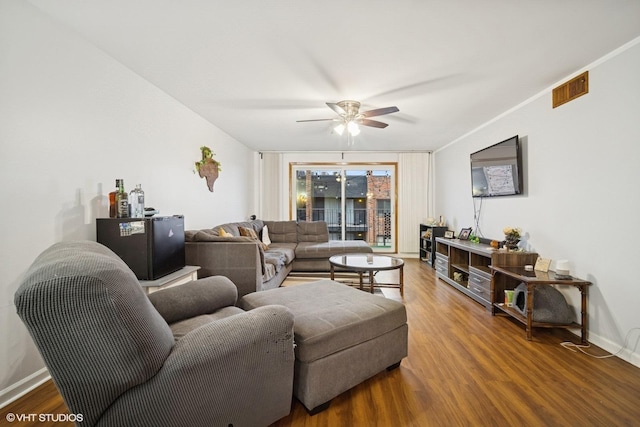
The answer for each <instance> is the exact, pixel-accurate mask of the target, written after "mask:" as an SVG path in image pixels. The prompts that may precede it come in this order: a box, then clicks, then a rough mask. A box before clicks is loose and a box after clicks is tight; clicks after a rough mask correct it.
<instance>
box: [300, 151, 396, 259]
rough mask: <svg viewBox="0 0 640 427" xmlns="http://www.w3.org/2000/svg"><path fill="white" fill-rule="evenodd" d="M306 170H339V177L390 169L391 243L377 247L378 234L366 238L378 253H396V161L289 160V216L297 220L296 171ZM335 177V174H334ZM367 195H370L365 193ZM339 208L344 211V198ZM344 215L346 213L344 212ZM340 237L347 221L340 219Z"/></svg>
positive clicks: (343, 234)
mask: <svg viewBox="0 0 640 427" xmlns="http://www.w3.org/2000/svg"><path fill="white" fill-rule="evenodd" d="M301 170H302V171H307V170H320V171H321V170H325V171H331V172H336V171H337V172H339V173H340V177H341V178H344V174H345V172H346V171H349V170H358V171H363V172H365V171H370V170H371V171H377V170H384V171H390V173H391V176H390V179H391V185H390V186H389V187H390V191H391V194H390V198H389V199H390V205H391V206H390V210H391V212H390V213H391V219H390V224H389V225H390V229H391V237H390V240H391V243H392V244H391V245H390V246H389V247H387V246H384V245H382V247H377V240H378V239H379V236H368V238H367V239H366V240H367V241H368V243H369V244H370V245H371V247H372V248H373V250H374V251H375V252H378V253H397V249H398V215H397V208H398V163H397V162H289V218H290V219H291V220H297V219H298V218H297V217H298V212H297V210H298V208H297V204H298V194H297V185H296V184H297V172H298V171H301ZM336 178H337V175H336ZM345 182H346V180H345V179H342V181H341V185H342V195H344V194H345V189H344V185H345ZM367 196H368V197H369V196H370V195H369V194H367ZM341 199H342V200H341V209H342V212H346V211H345V209H346V206H345V203H346V198H345V197H341ZM345 215H346V214H345ZM341 223H342V224H341V226H342V227H341V228H342V229H341V237H342V239H344V238H345V235H346V226H347V221H341ZM372 238H374V239H376V241H374V242H372V241H371V239H372Z"/></svg>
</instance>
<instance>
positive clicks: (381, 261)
mask: <svg viewBox="0 0 640 427" xmlns="http://www.w3.org/2000/svg"><path fill="white" fill-rule="evenodd" d="M329 264H330V265H331V280H334V279H335V268H336V267H338V268H340V269H343V270H346V271H353V272H354V273H357V274H358V276H359V280H360V282H359V284H360V289H363V286H364V279H363V276H364V274H365V273H367V275H368V277H369V290H370V292H371V293H373V290H374V288H376V287H377V288H382V287H386V288H388V287H393V288H398V289H400V295H404V271H403V268H404V261H403V260H402V258H397V257H393V256H389V255H377V254H372V253H369V254H363V253H353V254H340V255H334V256H332V257H331V258H329ZM385 270H399V273H400V279H399V283H375V281H374V276H375V274H376V273H377V272H379V271H385Z"/></svg>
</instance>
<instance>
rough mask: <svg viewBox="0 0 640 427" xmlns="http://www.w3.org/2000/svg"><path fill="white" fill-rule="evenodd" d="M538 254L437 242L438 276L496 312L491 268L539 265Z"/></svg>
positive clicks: (443, 240)
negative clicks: (537, 262)
mask: <svg viewBox="0 0 640 427" xmlns="http://www.w3.org/2000/svg"><path fill="white" fill-rule="evenodd" d="M537 259H538V254H537V253H535V252H506V251H500V250H496V249H493V248H492V247H491V246H489V245H486V244H482V243H473V242H470V241H467V240H459V239H446V238H444V237H437V238H436V276H437V277H438V278H440V279H441V280H443V281H445V282H447V283H448V284H449V285H451V286H453V287H454V288H456V289H458V290H459V291H460V292H462V293H464V294H465V295H468V296H469V297H471V298H473V299H474V300H476V301H477V302H479V303H480V304H482V305H483V306H485V308H486V309H487V310H492V306H493V303H494V302H495V297H494V296H493V295H492V288H491V277H492V275H491V266H492V265H494V266H501V267H519V266H524V265H526V264H532V265H533V264H535V262H536V260H537Z"/></svg>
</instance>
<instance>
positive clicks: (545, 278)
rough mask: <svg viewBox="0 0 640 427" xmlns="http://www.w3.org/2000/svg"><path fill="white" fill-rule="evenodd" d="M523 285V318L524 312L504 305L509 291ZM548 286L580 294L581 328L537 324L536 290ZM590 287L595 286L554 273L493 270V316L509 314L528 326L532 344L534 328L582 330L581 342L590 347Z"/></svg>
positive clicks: (516, 269)
mask: <svg viewBox="0 0 640 427" xmlns="http://www.w3.org/2000/svg"><path fill="white" fill-rule="evenodd" d="M519 283H524V284H525V285H526V286H527V307H526V316H523V315H522V314H520V312H518V311H517V310H515V309H514V308H513V307H507V306H506V305H504V304H502V302H503V301H504V291H505V289H513V288H514V287H515V286H517V285H518V284H519ZM548 285H568V286H573V287H576V288H578V289H579V290H580V296H581V305H582V307H581V312H580V317H581V319H580V324H578V323H576V322H572V323H570V324H558V323H546V322H534V321H533V289H534V288H535V287H536V286H548ZM589 285H591V282H588V281H586V280H582V279H577V278H571V279H562V278H558V277H556V274H555V273H554V272H553V271H549V272H541V271H535V270H534V271H527V270H525V269H524V267H499V266H491V307H492V309H491V313H492V314H493V315H495V314H497V313H502V314H506V315H508V316H511V317H513V318H514V319H516V320H518V321H520V322H522V323H524V324H525V325H526V328H527V340H529V341H531V339H532V337H533V328H536V327H537V328H565V329H580V330H581V337H580V338H581V341H582V343H583V344H586V343H587V338H588V336H587V335H588V328H587V318H588V316H587V290H588V286H589Z"/></svg>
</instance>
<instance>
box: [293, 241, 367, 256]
mask: <svg viewBox="0 0 640 427" xmlns="http://www.w3.org/2000/svg"><path fill="white" fill-rule="evenodd" d="M370 252H373V249H371V246H369V245H368V244H367V243H366V242H365V241H364V240H345V241H340V240H331V241H330V242H321V243H314V242H301V243H298V246H297V247H296V258H299V259H315V258H323V259H327V260H328V259H329V257H330V256H333V255H338V254H345V253H370Z"/></svg>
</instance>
